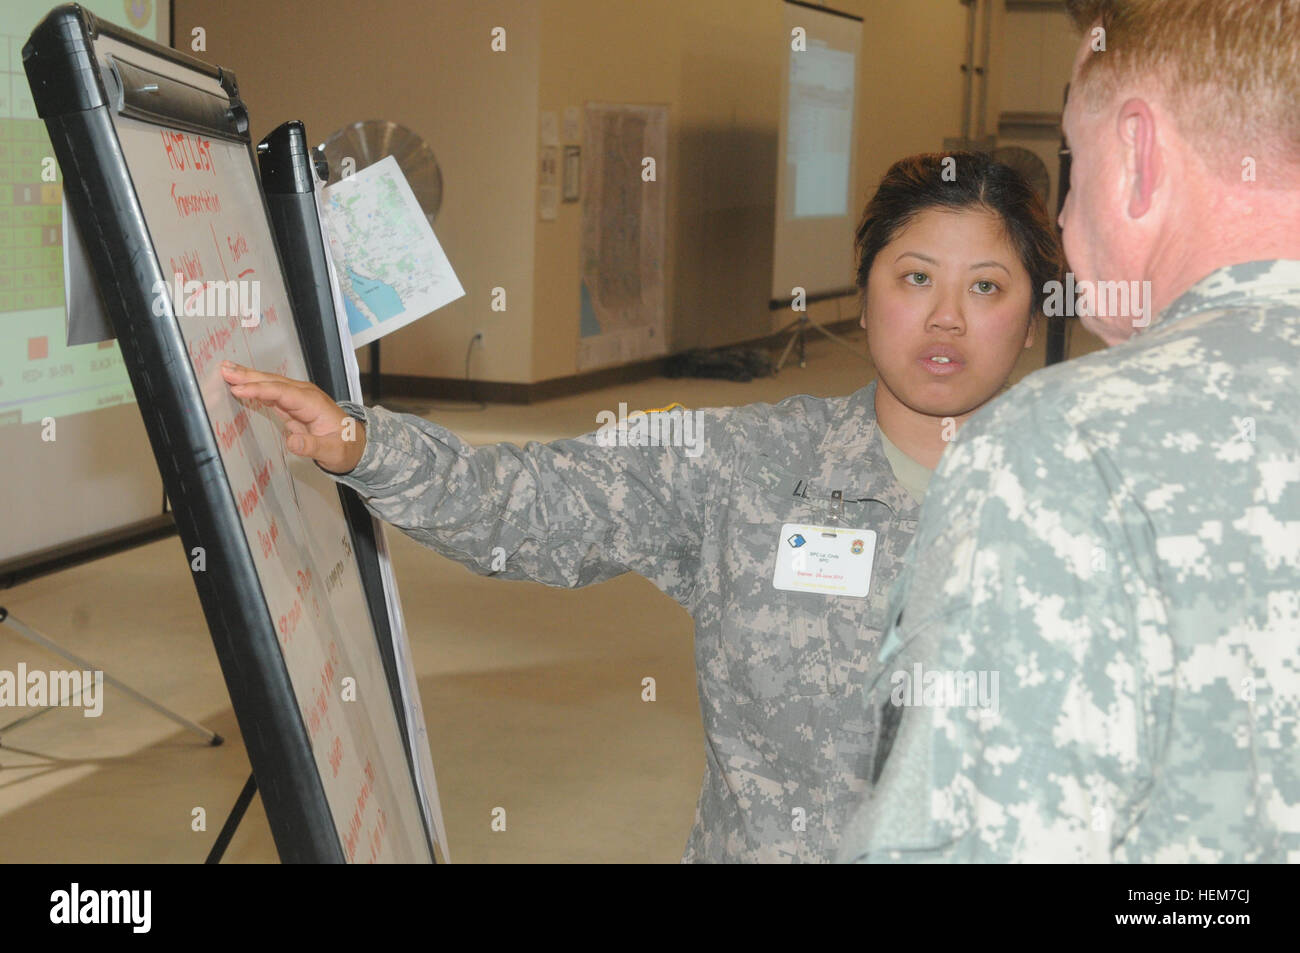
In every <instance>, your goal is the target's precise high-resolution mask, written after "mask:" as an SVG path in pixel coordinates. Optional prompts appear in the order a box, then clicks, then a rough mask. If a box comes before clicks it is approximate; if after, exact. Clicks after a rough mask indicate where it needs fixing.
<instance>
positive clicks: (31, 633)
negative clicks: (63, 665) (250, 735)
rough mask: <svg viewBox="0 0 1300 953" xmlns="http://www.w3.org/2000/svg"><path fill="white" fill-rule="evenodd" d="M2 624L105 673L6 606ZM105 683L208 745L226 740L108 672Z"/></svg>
mask: <svg viewBox="0 0 1300 953" xmlns="http://www.w3.org/2000/svg"><path fill="white" fill-rule="evenodd" d="M0 623H3V624H5V625H8V626H10V627H12V628H13V629H14V631H16V632H17V633H18V634H19V635H21V636H22V637H23V638H25V639H26V640H27V641H29V642H34V643H36V644H37V645H39V646H40V647H41V648H43V649H46V650H47V651H50V652H53V653H54V654H55V655H58V656H61V657H62V658H65V659H67V660H68V661H69V662H71V663H72V664H73V665H75V666H77V668H79V669H82V670H84V671H97V672H98V671H103V669H100V668H98V667H97V666H96V665H94V664H93V663H92V662H88V661H87V660H86V659H84V658H82V657H81V656H80V655H74V654H73V653H72V652H69V651H68V650H67V649H65V648H62V647H60V646H59V645H57V644H55V643H54V642H52V641H51V640H50V639H48V638H46V637H45V636H44V635H41V633H39V632H37V631H36V630H35V629H33V628H31V627H30V626H27V625H23V623H21V622H19V621H18V620H17V619H15V618H14V617H13V616H11V615H10V614H9V610H7V609H6V608H5V607H4V606H0ZM104 682H105V683H106V684H108V685H112V686H113V687H114V688H116V689H117V690H118V691H120V692H124V693H125V694H127V695H129V696H130V697H131V698H133V699H135V700H136V701H138V702H139V703H140V704H141V705H145V706H147V707H149V708H152V709H153V710H154V711H156V712H157V713H158V714H160V715H162V716H163V717H165V718H170V719H171V720H172V721H174V722H176V723H177V724H178V725H180V726H181V727H182V728H185V729H186V730H187V731H192V732H194V733H195V734H196V735H198V736H199V737H200V738H202V739H203V740H204V741H206V742H207V743H208V744H210V745H212V746H213V747H216V746H217V745H219V744H221V743H222V742H223V741H224V740H225V739H224V738H222V737H221V735H219V734H217V733H216V732H215V731H208V729H206V728H204V727H203V726H202V725H196V724H195V723H194V722H192V721H190V720H189V719H188V718H182V717H181V716H180V715H178V714H176V713H175V712H174V711H172V710H171V709H170V708H164V707H163V706H162V705H159V704H158V703H157V702H156V701H154V700H153V699H151V698H146V697H145V696H144V695H141V694H140V693H139V692H137V691H136V690H135V689H134V688H132V687H131V686H130V685H124V684H122V683H121V682H119V681H118V680H117V679H116V678H114V677H113V676H112V675H109V674H108V672H104Z"/></svg>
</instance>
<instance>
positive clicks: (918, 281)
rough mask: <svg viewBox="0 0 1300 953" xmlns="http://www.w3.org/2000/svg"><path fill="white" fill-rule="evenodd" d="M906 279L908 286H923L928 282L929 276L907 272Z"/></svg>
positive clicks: (921, 272)
mask: <svg viewBox="0 0 1300 953" xmlns="http://www.w3.org/2000/svg"><path fill="white" fill-rule="evenodd" d="M906 278H907V283H908V284H909V285H924V284H925V283H926V282H928V281H929V280H930V276H929V275H927V274H926V273H925V272H923V271H909V272H908V273H907V275H906ZM913 279H915V280H913Z"/></svg>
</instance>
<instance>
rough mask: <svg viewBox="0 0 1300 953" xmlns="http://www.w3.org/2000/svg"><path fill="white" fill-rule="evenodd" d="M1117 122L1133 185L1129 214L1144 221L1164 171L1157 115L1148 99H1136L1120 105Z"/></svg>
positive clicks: (1126, 165) (1127, 170) (1126, 164)
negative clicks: (1154, 113) (1158, 137)
mask: <svg viewBox="0 0 1300 953" xmlns="http://www.w3.org/2000/svg"><path fill="white" fill-rule="evenodd" d="M1117 123H1118V128H1117V130H1116V132H1117V134H1118V135H1119V138H1120V142H1121V144H1122V145H1123V149H1124V169H1125V172H1126V173H1127V174H1128V176H1129V180H1130V183H1131V184H1130V186H1129V202H1128V214H1129V215H1130V216H1131V217H1132V218H1141V217H1142V216H1143V215H1145V214H1146V213H1147V210H1148V209H1150V208H1151V203H1152V201H1153V196H1154V194H1155V191H1156V187H1157V186H1158V185H1159V183H1160V178H1161V175H1162V173H1163V171H1164V170H1163V168H1162V166H1161V161H1160V144H1159V142H1158V141H1157V137H1156V120H1155V116H1154V115H1153V113H1152V111H1151V107H1150V106H1148V105H1147V103H1146V101H1145V100H1143V99H1139V98H1137V97H1134V98H1132V99H1129V100H1127V101H1126V102H1125V103H1124V104H1123V105H1122V106H1120V109H1119V116H1118V119H1117Z"/></svg>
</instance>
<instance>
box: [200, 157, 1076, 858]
mask: <svg viewBox="0 0 1300 953" xmlns="http://www.w3.org/2000/svg"><path fill="white" fill-rule="evenodd" d="M857 251H858V257H859V265H858V272H857V284H858V287H859V289H861V291H862V293H863V303H864V309H863V318H862V324H863V327H864V328H866V330H867V335H868V343H869V347H870V350H871V355H872V358H873V360H874V362H875V365H876V369H877V373H878V379H877V380H876V381H875V382H873V383H871V384H868V385H867V386H866V387H864V388H862V389H861V390H859V391H857V392H856V393H854V394H850V395H849V396H847V397H836V398H831V399H822V398H818V397H810V396H806V395H800V396H795V397H790V398H787V399H786V400H783V401H781V402H780V403H779V404H776V405H771V404H752V405H750V406H747V407H738V408H724V409H715V410H708V411H705V412H703V414H702V416H701V417H700V418H697V419H698V420H699V421H700V423H699V426H700V427H702V431H703V432H702V434H700V436H701V437H702V444H701V445H700V446H696V447H693V448H692V452H683V449H682V448H681V447H672V446H636V445H630V446H629V445H623V444H635V443H636V442H637V441H633V440H616V441H609V440H607V439H603V438H602V437H601V436H600V435H598V434H594V433H593V434H587V435H586V436H583V437H578V438H575V439H572V440H557V441H555V442H553V443H549V444H541V443H529V444H528V445H527V446H526V447H524V448H523V449H520V448H518V447H516V446H514V445H511V444H497V445H495V446H486V447H477V448H476V447H471V446H469V445H467V444H466V443H465V442H464V441H462V440H460V439H459V438H458V437H456V435H455V434H453V433H451V432H450V431H448V430H447V429H445V428H443V427H440V426H438V425H437V424H433V423H429V422H428V421H425V420H423V419H421V418H419V417H415V416H410V415H405V414H394V413H391V412H389V411H387V410H384V409H383V408H382V407H372V408H367V407H363V406H361V405H359V404H354V403H351V402H344V403H343V404H342V405H338V404H335V403H334V401H332V400H331V399H330V398H329V397H328V396H326V395H325V394H324V393H323V392H322V391H320V390H319V389H317V388H316V387H314V386H313V385H311V384H307V383H302V382H296V381H290V380H288V379H286V378H283V377H279V376H277V375H274V374H265V373H260V372H258V371H253V370H249V369H246V368H241V367H238V366H237V365H228V366H224V367H223V374H224V376H225V379H226V380H227V382H229V383H230V384H231V385H232V388H231V389H232V393H233V394H234V395H235V396H236V397H238V398H241V399H242V398H250V399H256V400H260V401H263V402H265V403H267V404H269V405H271V406H273V407H274V408H275V409H276V410H277V412H278V413H279V414H280V416H281V418H282V419H284V420H285V421H286V427H287V430H288V431H289V441H288V443H289V449H290V450H291V451H293V452H294V453H297V454H299V455H302V456H308V457H311V458H312V459H314V460H315V461H316V462H317V464H318V465H319V466H320V467H321V468H322V469H325V470H326V471H327V472H331V474H332V475H333V476H334V477H335V478H336V479H337V480H338V481H339V482H341V483H344V484H346V485H348V486H350V487H352V488H353V489H354V490H356V491H357V493H359V494H360V496H361V498H362V499H363V500H364V501H365V502H366V504H367V506H368V508H369V509H370V510H371V512H373V513H375V514H376V515H377V516H379V517H380V518H381V519H384V520H386V521H388V522H389V523H392V524H393V525H394V526H397V527H398V528H399V529H401V530H402V531H403V532H405V533H406V534H407V535H409V536H411V537H412V538H414V539H416V540H418V541H419V542H421V543H423V544H425V545H426V546H429V547H431V548H433V549H435V550H437V551H438V552H440V553H442V554H443V555H445V556H447V557H449V558H451V559H454V560H456V561H457V562H460V563H462V564H463V565H465V566H468V567H469V568H470V569H472V570H474V571H476V572H479V573H481V574H484V575H499V576H502V577H505V578H508V579H532V580H536V581H538V582H542V583H546V584H547V585H552V586H566V587H576V586H585V585H588V584H589V583H593V582H600V581H601V580H605V579H609V578H611V577H613V576H617V575H620V574H621V573H624V572H628V571H633V572H638V573H640V574H642V575H643V576H645V577H646V578H648V579H649V580H650V581H652V582H653V583H655V585H657V586H658V587H659V588H660V589H662V590H663V591H664V592H666V593H667V594H668V595H670V596H672V597H673V598H674V599H676V600H677V601H678V602H680V603H681V604H682V605H683V606H685V607H686V609H687V610H688V611H689V612H690V613H691V614H692V616H693V617H694V619H695V624H696V643H695V655H696V665H697V681H698V689H699V696H700V707H701V710H702V712H703V716H704V727H705V732H706V735H707V744H706V746H705V756H706V762H707V767H706V771H705V777H704V784H703V789H702V791H701V792H700V798H699V802H698V805H697V808H696V817H695V826H694V829H693V830H692V833H691V836H690V840H689V842H688V844H687V847H686V854H685V859H686V860H694V861H781V860H790V861H825V860H831V859H833V858H834V856H835V851H836V848H837V846H838V842H839V837H840V832H841V829H842V827H843V826H844V824H845V822H846V821H847V820H848V818H849V817H850V816H851V813H852V811H853V809H854V807H855V806H856V803H857V801H858V800H859V795H860V794H861V792H862V790H863V789H864V787H865V783H866V782H865V780H864V778H865V775H864V772H865V771H866V768H867V764H868V758H869V755H870V750H871V745H872V742H873V738H872V737H871V734H872V728H871V726H870V725H869V724H868V723H867V722H866V721H865V719H864V712H863V701H862V697H861V685H862V683H863V679H864V676H865V675H866V673H867V670H868V668H869V666H870V665H871V664H872V661H873V658H874V655H875V648H876V643H877V641H878V639H879V635H880V632H881V629H882V628H883V626H884V623H885V619H884V612H885V607H886V597H887V595H888V591H889V587H890V585H891V583H892V582H893V580H894V578H895V577H896V575H897V574H898V571H899V568H900V565H899V563H900V559H901V557H902V555H903V552H904V550H906V549H907V545H908V543H909V542H910V540H911V538H912V534H913V532H914V530H915V527H916V520H917V515H918V509H919V508H918V504H919V501H920V499H921V497H922V495H923V493H924V491H925V486H926V484H927V483H928V479H929V475H930V471H931V470H932V469H933V468H934V466H935V465H936V464H937V463H938V460H939V457H940V455H941V454H942V452H943V448H944V446H945V444H946V441H947V440H950V439H951V438H952V436H953V434H954V433H955V431H956V429H957V427H959V426H960V425H961V424H962V422H963V421H965V420H966V418H967V417H969V416H970V415H971V414H972V413H974V412H975V411H976V410H977V409H978V408H979V407H980V406H982V405H983V404H985V403H987V402H988V401H989V400H991V399H992V398H993V397H995V396H996V395H997V393H998V392H999V390H1000V389H1001V388H1002V387H1003V386H1004V385H1005V382H1006V379H1007V376H1008V374H1009V373H1010V372H1011V369H1012V367H1013V365H1014V364H1015V361H1016V358H1017V355H1018V354H1019V353H1020V351H1021V350H1022V349H1023V348H1027V347H1029V346H1031V344H1032V342H1033V337H1034V328H1033V321H1034V318H1035V316H1036V315H1037V314H1039V313H1040V311H1041V303H1042V297H1043V294H1044V291H1043V289H1044V285H1045V283H1046V282H1047V281H1050V280H1052V279H1054V278H1056V277H1057V276H1058V273H1059V271H1060V267H1061V258H1060V251H1059V246H1058V244H1057V239H1056V235H1055V232H1054V231H1053V229H1052V227H1051V225H1050V223H1049V220H1048V218H1047V215H1046V213H1045V211H1044V209H1043V206H1042V204H1041V202H1040V201H1039V199H1038V198H1037V197H1036V196H1035V194H1034V193H1033V191H1032V190H1031V189H1030V188H1029V187H1028V186H1027V185H1026V183H1025V182H1024V181H1023V180H1022V179H1021V178H1020V177H1019V176H1018V175H1017V174H1016V173H1015V172H1014V171H1012V170H1011V169H1009V168H1008V167H1006V166H1003V165H1000V164H997V163H994V162H992V161H991V160H990V159H989V158H987V157H986V156H982V155H975V154H967V153H955V154H951V155H948V156H941V155H920V156H913V157H911V158H908V159H904V160H902V161H900V162H898V163H896V164H895V165H894V166H893V167H892V168H891V169H890V170H889V172H888V173H886V175H885V177H884V179H883V180H882V181H881V183H880V186H879V189H878V190H877V192H876V194H875V196H874V197H873V198H872V200H871V202H870V203H869V204H868V205H867V208H866V211H865V213H864V215H863V218H862V222H861V224H860V225H859V227H858V231H857ZM347 415H352V416H353V417H355V418H356V419H357V420H358V421H360V422H361V423H360V424H356V425H354V426H353V427H351V428H349V429H350V430H352V431H354V433H355V437H356V439H354V440H351V441H345V440H344V439H343V429H344V428H343V421H344V420H345V419H346V418H347ZM660 422H662V421H660ZM679 432H680V431H679ZM611 442H612V443H614V444H615V445H613V446H610V445H609V444H610V443H611Z"/></svg>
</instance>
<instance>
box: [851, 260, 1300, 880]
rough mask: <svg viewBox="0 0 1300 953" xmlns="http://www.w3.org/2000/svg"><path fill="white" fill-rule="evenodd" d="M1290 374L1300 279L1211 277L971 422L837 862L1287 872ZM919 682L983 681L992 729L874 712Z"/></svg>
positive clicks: (1295, 414) (967, 719)
mask: <svg viewBox="0 0 1300 953" xmlns="http://www.w3.org/2000/svg"><path fill="white" fill-rule="evenodd" d="M1297 366H1300V261H1276V262H1252V263H1248V264H1240V265H1234V266H1231V267H1226V268H1222V269H1220V270H1218V271H1215V272H1214V273H1213V274H1211V275H1209V276H1208V277H1206V278H1205V279H1204V280H1202V281H1200V282H1199V283H1198V284H1197V285H1196V286H1195V287H1194V288H1192V289H1191V290H1189V291H1188V292H1187V293H1186V294H1184V295H1182V296H1181V297H1180V298H1179V299H1178V300H1177V301H1176V302H1174V304H1173V305H1171V306H1170V307H1169V308H1168V309H1166V311H1165V312H1164V313H1163V314H1162V315H1161V316H1160V319H1159V321H1158V322H1156V323H1153V324H1152V325H1151V327H1149V328H1147V329H1144V330H1142V331H1140V332H1139V333H1138V334H1137V335H1136V336H1134V337H1133V338H1131V339H1130V340H1128V341H1126V342H1124V343H1123V344H1121V345H1118V346H1116V347H1113V348H1110V349H1108V350H1105V351H1102V352H1098V353H1095V354H1091V355H1089V356H1087V357H1084V358H1082V359H1079V360H1075V361H1071V362H1069V363H1067V364H1063V365H1058V366H1054V367H1051V368H1048V369H1045V370H1042V371H1039V372H1037V373H1035V374H1033V375H1031V376H1030V377H1029V378H1027V379H1026V380H1025V381H1023V382H1022V383H1021V384H1020V385H1019V386H1017V387H1015V388H1013V389H1012V390H1011V391H1010V392H1009V393H1007V394H1005V395H1003V396H1002V397H1000V398H998V399H997V400H996V401H995V402H994V403H992V404H990V405H989V406H988V407H986V408H985V409H984V410H982V411H981V412H980V413H979V414H978V415H977V416H976V417H974V418H973V419H971V420H970V421H969V422H967V424H966V425H965V427H964V428H963V429H962V430H961V433H960V434H959V435H958V436H957V438H956V440H955V441H954V442H953V444H952V445H951V446H950V447H949V448H948V449H947V451H946V452H945V454H944V457H943V459H942V462H941V463H940V465H939V468H938V470H937V471H936V473H935V477H934V480H933V482H932V483H931V485H930V489H929V493H928V494H927V495H926V500H925V506H924V510H923V515H922V519H921V525H920V528H919V529H918V531H917V534H916V540H915V543H914V547H913V553H911V554H909V559H912V560H913V561H911V562H910V563H909V565H908V568H907V569H906V570H905V571H904V574H903V576H902V578H900V580H899V581H898V583H897V585H896V587H895V589H894V592H893V597H892V598H891V600H890V619H891V625H890V628H889V632H888V634H887V635H886V638H885V640H884V644H883V645H882V649H881V661H880V664H879V667H878V668H877V669H876V671H877V673H878V674H876V675H875V676H873V677H872V679H871V681H873V682H874V687H875V692H874V697H875V702H876V704H878V705H879V706H880V707H878V708H876V711H877V712H878V713H880V717H881V718H882V719H883V721H882V728H881V736H882V743H881V746H880V747H881V751H880V753H879V757H882V758H884V761H883V765H884V767H883V773H881V775H880V780H879V784H878V786H877V787H876V788H875V791H874V794H873V795H872V797H871V798H870V799H869V800H867V801H866V803H864V805H863V807H862V810H861V812H860V813H859V814H858V815H857V816H856V817H855V818H854V820H853V822H852V824H851V825H850V826H849V829H848V831H847V832H846V834H845V837H844V841H843V847H842V852H841V858H842V859H846V860H865V861H920V860H961V861H1130V862H1131V861H1152V862H1173V863H1182V862H1187V861H1226V862H1247V861H1271V862H1283V861H1290V862H1295V861H1300V737H1298V727H1300V375H1298V374H1297V370H1296V369H1297ZM900 616H901V618H899V617H900ZM895 620H896V621H895ZM917 664H920V665H921V666H922V667H923V669H922V670H923V671H924V672H933V673H939V674H942V673H948V672H971V673H978V672H986V673H992V672H996V673H998V675H999V689H1000V691H999V698H998V699H997V702H998V703H997V705H996V713H992V710H993V707H994V706H992V705H990V706H988V708H989V711H990V713H989V714H981V712H980V708H979V706H978V705H975V706H972V705H971V704H970V702H971V698H970V695H969V694H966V695H964V696H954V698H955V700H956V701H957V702H958V704H948V705H947V707H945V703H944V702H941V703H940V704H937V705H934V706H927V705H921V706H914V705H912V704H905V705H901V706H900V705H895V704H893V702H894V701H895V700H899V699H900V698H901V699H902V700H904V701H909V702H910V701H914V700H915V695H907V694H905V693H904V692H901V691H898V690H897V686H898V685H900V684H904V683H903V682H902V681H901V678H900V676H897V675H895V674H894V673H896V672H911V673H915V671H916V670H915V668H914V666H916V665H917ZM936 684H938V683H936ZM896 692H897V696H896V697H895V698H891V695H895V693H896ZM952 700H953V699H945V702H951V701H952ZM891 731H896V734H894V737H893V741H892V749H891V750H888V751H886V748H887V747H888V745H887V743H886V742H885V741H884V740H883V739H884V738H885V737H886V736H887V735H889V734H890V732H891Z"/></svg>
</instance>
